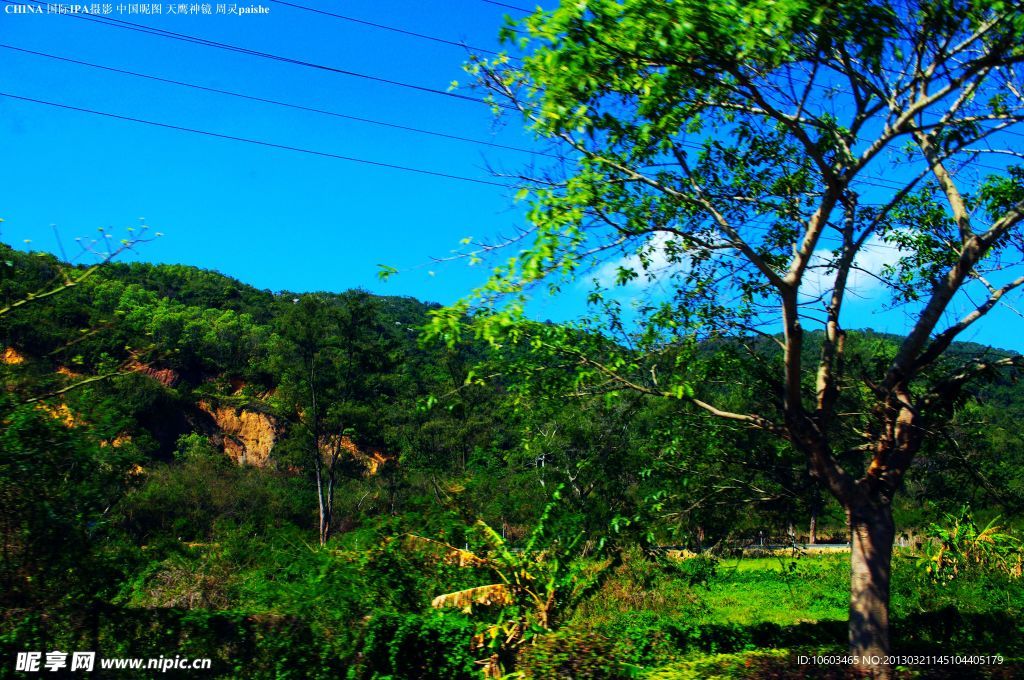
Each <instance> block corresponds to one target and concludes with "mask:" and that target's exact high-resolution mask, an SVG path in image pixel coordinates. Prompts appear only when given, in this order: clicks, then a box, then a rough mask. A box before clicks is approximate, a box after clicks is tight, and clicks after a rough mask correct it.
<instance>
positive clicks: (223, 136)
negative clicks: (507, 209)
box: [0, 92, 514, 189]
mask: <svg viewBox="0 0 1024 680" xmlns="http://www.w3.org/2000/svg"><path fill="white" fill-rule="evenodd" d="M0 97H8V98H10V99H17V100H19V101H23V102H32V103H34V104H44V105H46V106H53V107H55V108H59V109H67V110H69V111H79V112H81V113H90V114H93V115H96V116H104V117H106V118H115V119H117V120H126V121H130V122H132V123H142V124H145V125H152V126H155V127H161V128H165V129H168V130H178V131H180V132H190V133H192V134H196V135H204V136H206V137H214V138H217V139H228V140H231V141H234V142H244V143H246V144H255V145H257V146H263V147H268V148H271V149H282V150H284V151H295V152H297V153H305V154H310V155H312V156H321V157H323V158H334V159H337V160H342V161H348V162H350V163H362V164H364V165H373V166H377V167H380V168H389V169H392V170H401V171H403V172H414V173H417V174H420V175H430V176H432V177H443V178H445V179H455V180H459V181H462V182H473V183H474V184H486V185H489V186H495V187H502V188H504V189H511V188H514V187H513V185H511V184H505V183H504V182H491V181H489V180H485V179H477V178H474V177H463V176H461V175H452V174H449V173H447V172H438V171H436V170H424V169H422V168H413V167H409V166H407V165H396V164H394V163H383V162H381V161H372V160H368V159H366V158H356V157H354V156H343V155H341V154H336V153H329V152H327V151H317V150H315V149H305V148H302V147H298V146H289V145H287V144H277V143H274V142H267V141H263V140H259V139H250V138H248V137H238V136H235V135H226V134H222V133H219V132H210V131H208V130H198V129H196V128H189V127H184V126H181V125H171V124H170V123H160V122H157V121H154V120H146V119H144V118H134V117H132V116H122V115H120V114H117V113H109V112H107V111H96V110H95V109H86V108H83V107H80V106H71V105H70V104H61V103H59V102H50V101H45V100H43V99H33V98H31V97H22V96H20V95H16V94H10V93H9V92H0Z"/></svg>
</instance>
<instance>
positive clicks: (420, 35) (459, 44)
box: [268, 0, 499, 56]
mask: <svg viewBox="0 0 1024 680" xmlns="http://www.w3.org/2000/svg"><path fill="white" fill-rule="evenodd" d="M268 1H269V2H272V3H274V4H275V5H284V6H286V7H293V8H295V9H299V10H303V11H305V12H313V13H315V14H321V15H324V16H328V17H334V18H335V19H341V20H343V21H350V22H352V23H354V24H362V25H363V26H372V27H373V28H379V29H382V30H385V31H392V32H393V33H401V34H402V35H408V36H412V37H414V38H421V39H423V40H430V41H433V42H436V43H441V44H443V45H451V46H453V47H462V48H464V49H467V50H472V51H473V52H480V53H481V54H493V55H495V56H497V55H498V54H499V53H498V52H495V51H494V50H488V49H484V48H483V47H473V46H472V45H467V44H466V43H464V42H456V41H454V40H446V39H444V38H438V37H437V36H433V35H427V34H425V33H417V32H416V31H409V30H406V29H404V28H397V27H395V26H388V25H386V24H378V23H375V22H373V21H366V20H365V19H356V18H355V17H349V16H345V15H344V14H335V13H334V12H327V11H325V10H322V9H316V8H315V7H307V6H305V5H297V4H295V3H292V2H285V0H268Z"/></svg>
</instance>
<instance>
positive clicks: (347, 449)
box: [270, 291, 395, 545]
mask: <svg viewBox="0 0 1024 680" xmlns="http://www.w3.org/2000/svg"><path fill="white" fill-rule="evenodd" d="M277 332H278V339H279V340H280V342H278V343H277V344H276V346H275V348H274V349H273V350H272V352H271V353H272V358H271V363H272V364H274V365H275V367H274V368H275V372H277V373H278V374H279V375H280V383H279V385H278V389H277V392H276V394H274V395H273V397H272V398H271V399H270V402H271V407H272V411H274V412H275V413H277V414H278V415H283V416H284V417H285V418H286V419H287V420H288V421H289V425H290V427H289V432H288V436H287V437H286V438H285V440H284V441H283V442H282V449H283V450H284V451H285V455H286V456H287V455H288V453H289V452H291V453H292V454H293V456H294V457H295V458H297V459H298V461H300V462H302V463H303V464H305V465H306V466H308V470H309V471H310V472H311V473H312V475H313V478H314V482H315V485H316V495H317V514H318V518H319V524H318V535H319V539H320V545H326V544H327V540H328V539H329V538H330V536H331V532H332V530H333V528H334V519H335V518H334V499H335V491H336V488H337V485H338V483H339V482H340V481H341V480H342V479H343V477H345V476H346V475H355V474H356V473H357V472H358V471H359V469H360V464H359V463H358V461H357V460H356V458H355V456H356V454H357V453H358V452H359V450H360V448H361V447H367V446H369V447H373V448H377V447H380V446H381V444H382V441H381V436H382V435H381V421H382V412H383V410H384V405H383V399H384V397H385V396H386V395H387V394H388V393H389V391H390V386H389V385H388V384H387V382H388V381H387V373H388V371H390V370H391V369H392V367H393V365H394V363H395V356H394V353H395V347H394V343H393V341H392V339H391V337H390V336H389V333H388V330H387V329H386V328H385V327H384V326H383V324H382V322H381V316H380V310H379V308H378V304H377V301H376V300H375V298H373V297H372V296H371V295H369V294H368V293H365V292H362V291H350V292H348V293H344V294H342V295H339V296H327V295H318V294H309V295H303V296H301V297H297V298H295V299H294V303H293V304H291V305H290V306H288V307H286V308H285V311H284V313H282V314H281V316H280V317H279V319H278V328H277Z"/></svg>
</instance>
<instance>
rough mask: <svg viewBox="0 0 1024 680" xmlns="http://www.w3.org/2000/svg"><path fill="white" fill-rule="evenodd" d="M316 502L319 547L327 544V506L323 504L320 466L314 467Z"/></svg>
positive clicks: (322, 482) (322, 481) (322, 483)
mask: <svg viewBox="0 0 1024 680" xmlns="http://www.w3.org/2000/svg"><path fill="white" fill-rule="evenodd" d="M316 503H317V510H318V513H317V514H318V516H319V518H320V524H319V526H318V531H317V536H318V538H319V539H320V547H321V548H322V547H323V546H325V545H327V525H328V522H327V508H326V507H325V504H324V480H323V476H322V475H321V474H320V468H319V467H318V468H316Z"/></svg>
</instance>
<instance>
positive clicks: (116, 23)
mask: <svg viewBox="0 0 1024 680" xmlns="http://www.w3.org/2000/svg"><path fill="white" fill-rule="evenodd" d="M2 1H3V2H5V3H7V4H10V5H23V4H24V3H19V2H14V0H2ZM28 1H29V2H31V3H34V4H36V5H45V4H46V3H45V2H43V1H42V0H28ZM60 16H65V17H71V18H73V19H82V20H85V21H92V22H95V23H98V24H100V25H102V26H110V27H113V28H124V29H126V30H130V31H137V32H140V33H147V34H150V35H156V36H159V37H163V38H169V39H171V40H179V41H182V42H188V43H192V44H195V45H204V46H206V47H215V48H217V49H223V50H227V51H230V52H237V53H239V54H246V55H249V56H253V57H260V58H262V59H270V60H271V61H278V62H282V63H286V64H293V65H296V66H305V67H307V68H313V69H317V70H320V71H328V72H331V73H337V74H339V75H344V76H350V77H353V78H362V79H364V80H369V81H373V82H378V83H384V84H386V85H393V86H395V87H403V88H407V89H410V90H415V91H418V92H426V93H430V94H436V95H442V96H445V97H451V98H453V99H461V100H463V101H469V102H474V103H477V104H486V105H488V106H498V107H500V108H504V109H511V108H513V107H512V106H510V105H508V104H501V103H491V102H488V101H486V100H484V99H480V98H478V97H470V96H467V95H464V94H458V93H457V92H447V91H445V90H438V89H435V88H432V87H426V86H425V85H416V84H413V83H406V82H403V81H400V80H393V79H391V78H384V77H381V76H374V75H370V74H367V73H359V72H358V71H349V70H348V69H342V68H337V67H335V66H326V65H324V64H318V63H315V62H311V61H305V60H303V59H294V58H292V57H285V56H281V55H278V54H271V53H269V52H261V51H259V50H253V49H250V48H248V47H239V46H238V45H231V44H228V43H222V42H218V41H216V40H208V39H206V38H200V37H197V36H193V35H188V34H185V33H176V32H174V31H167V30H165V29H162V28H152V27H149V26H142V25H140V24H134V23H132V22H130V21H123V20H121V19H113V18H111V17H94V16H90V15H86V14H63V13H62V14H60Z"/></svg>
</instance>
